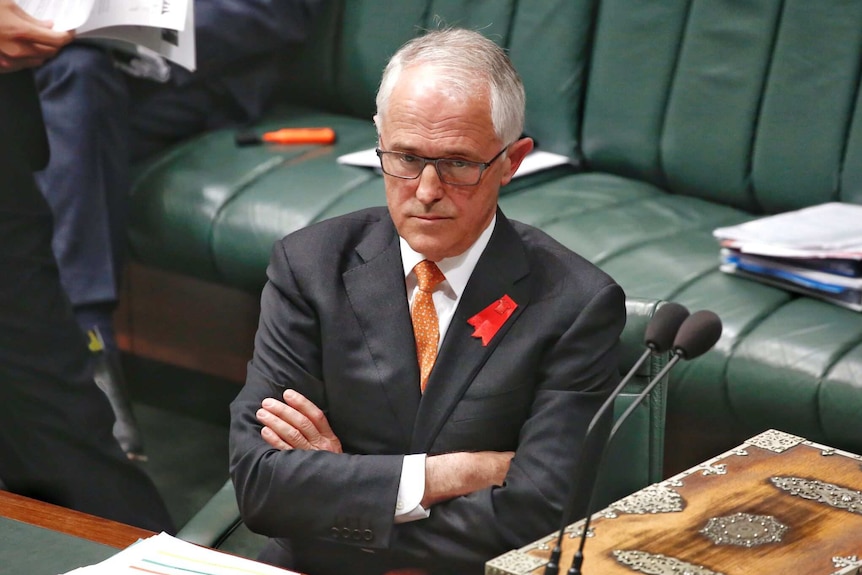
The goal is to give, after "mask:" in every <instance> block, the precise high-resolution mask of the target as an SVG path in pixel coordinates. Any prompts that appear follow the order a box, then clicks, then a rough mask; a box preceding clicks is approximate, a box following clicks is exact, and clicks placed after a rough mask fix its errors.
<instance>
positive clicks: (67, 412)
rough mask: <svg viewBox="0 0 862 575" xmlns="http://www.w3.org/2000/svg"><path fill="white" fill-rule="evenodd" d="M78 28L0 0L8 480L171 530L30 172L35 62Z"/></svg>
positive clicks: (83, 507) (0, 467)
mask: <svg viewBox="0 0 862 575" xmlns="http://www.w3.org/2000/svg"><path fill="white" fill-rule="evenodd" d="M73 37H74V34H73V33H70V32H56V31H54V30H52V29H51V23H50V22H42V21H39V20H35V19H33V18H31V17H29V16H28V15H27V14H25V13H24V12H23V11H21V9H20V8H19V7H18V6H17V5H16V4H15V2H14V1H13V0H0V134H2V137H0V485H2V486H3V488H4V489H7V490H9V491H12V492H15V493H19V494H22V495H27V496H30V497H34V498H36V499H40V500H43V501H48V502H50V503H55V504H57V505H62V506H64V507H69V508H72V509H76V510H79V511H83V512H86V513H91V514H94V515H98V516H101V517H105V518H108V519H113V520H115V521H121V522H124V523H128V524H131V525H136V526H139V527H143V528H145V529H151V530H154V531H167V532H172V531H173V530H174V526H173V522H172V520H171V517H170V515H169V513H168V510H167V508H166V507H165V505H164V502H163V501H162V499H161V496H160V495H159V493H158V491H157V490H156V487H155V485H154V484H153V483H152V481H151V480H150V478H149V477H148V476H147V475H146V473H145V472H144V471H143V470H141V469H140V468H139V467H137V466H136V464H134V463H133V462H131V461H129V460H128V459H127V458H126V456H125V455H124V453H123V451H122V450H121V448H120V445H119V444H118V442H117V440H116V439H115V438H114V437H113V435H112V426H113V421H114V416H113V413H112V410H111V406H110V404H109V402H108V400H107V399H106V397H105V394H104V393H102V391H101V390H100V389H99V388H98V387H97V386H96V384H95V382H94V379H93V366H92V363H93V361H92V360H93V358H92V355H91V354H90V352H89V351H88V349H87V344H86V340H85V337H84V334H83V333H82V332H81V330H80V328H79V327H78V324H77V322H76V320H75V316H74V315H73V313H72V308H71V306H70V304H69V300H68V298H67V296H66V294H65V292H64V291H63V288H62V286H61V285H60V278H59V275H58V271H57V265H56V262H55V260H54V256H53V253H52V251H51V236H52V232H53V220H52V216H51V211H50V209H49V208H48V205H47V203H46V202H45V199H44V198H43V196H42V194H41V193H40V192H39V189H38V188H37V186H36V183H35V181H34V178H33V171H34V170H36V169H39V168H40V167H42V166H44V165H45V163H46V162H47V160H48V155H49V154H48V146H47V141H46V139H45V132H44V128H43V125H42V118H41V113H40V109H39V100H38V97H37V93H36V88H35V85H34V81H33V75H32V73H31V71H30V70H29V68H33V67H35V66H40V65H42V64H43V63H44V62H45V61H46V60H47V59H49V58H51V57H53V56H54V55H55V54H56V53H57V51H58V50H60V49H61V48H62V47H63V46H66V45H68V43H69V42H71V41H72V39H73Z"/></svg>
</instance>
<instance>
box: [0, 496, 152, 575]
mask: <svg viewBox="0 0 862 575" xmlns="http://www.w3.org/2000/svg"><path fill="white" fill-rule="evenodd" d="M152 535H155V533H153V532H152V531H148V530H146V529H140V528H138V527H132V526H131V525H126V524H123V523H118V522H116V521H110V520H108V519H103V518H101V517H95V516H93V515H89V514H87V513H81V512H80V511H73V510H71V509H66V508H64V507H59V506H57V505H52V504H50V503H44V502H42V501H37V500H35V499H30V498H28V497H23V496H21V495H16V494H14V493H10V492H8V491H0V574H5V573H9V574H12V573H27V574H28V575H43V574H44V575H56V574H57V573H65V572H67V571H71V570H72V569H74V568H76V567H81V566H83V565H89V564H92V563H98V562H99V561H102V560H104V559H107V558H108V557H110V556H111V555H113V554H114V553H116V552H117V550H118V549H123V548H125V547H128V546H129V545H131V544H132V543H134V542H136V541H137V540H138V539H142V538H146V537H150V536H152Z"/></svg>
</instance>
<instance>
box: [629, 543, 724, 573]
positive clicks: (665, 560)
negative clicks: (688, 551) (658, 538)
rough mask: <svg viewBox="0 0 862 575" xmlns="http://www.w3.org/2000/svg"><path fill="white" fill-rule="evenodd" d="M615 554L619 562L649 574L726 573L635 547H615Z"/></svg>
mask: <svg viewBox="0 0 862 575" xmlns="http://www.w3.org/2000/svg"><path fill="white" fill-rule="evenodd" d="M613 554H614V558H615V559H616V560H617V561H618V562H619V563H622V564H623V565H625V566H626V567H629V568H630V569H633V570H635V571H640V572H641V573H646V574H647V575H682V574H684V575H724V574H723V573H719V572H718V571H712V570H710V569H707V568H706V567H703V566H701V565H693V564H691V563H687V562H685V561H682V560H681V559H677V558H676V557H668V556H667V555H662V554H652V553H647V552H646V551H637V550H634V549H632V550H628V551H624V550H620V549H615V550H614V552H613Z"/></svg>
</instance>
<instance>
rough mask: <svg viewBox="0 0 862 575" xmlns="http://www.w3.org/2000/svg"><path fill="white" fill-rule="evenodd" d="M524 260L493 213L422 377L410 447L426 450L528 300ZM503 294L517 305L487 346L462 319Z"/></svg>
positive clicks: (514, 240) (519, 244) (514, 234)
mask: <svg viewBox="0 0 862 575" xmlns="http://www.w3.org/2000/svg"><path fill="white" fill-rule="evenodd" d="M528 273H529V264H528V261H527V256H526V253H525V251H524V247H523V244H522V242H521V239H520V237H519V236H518V234H517V232H516V231H515V229H514V228H513V227H512V225H511V224H510V223H509V221H508V220H506V218H505V217H504V216H503V214H502V212H500V211H499V210H498V212H497V224H496V227H495V229H494V233H493V235H492V236H491V240H490V241H489V242H488V246H487V247H486V248H485V251H484V252H483V253H482V256H481V257H480V258H479V261H478V263H477V264H476V268H475V270H474V271H473V274H472V275H471V276H470V281H469V282H468V283H467V287H466V289H465V290H464V293H463V295H462V296H461V300H460V301H459V303H458V308H457V309H456V310H455V315H454V316H453V317H452V322H451V323H450V324H449V329H448V330H447V332H446V337H445V339H444V340H443V345H442V347H441V349H440V354H439V355H438V356H437V361H436V363H435V364H434V369H433V370H432V371H431V376H430V377H429V379H428V384H427V386H426V388H425V394H424V395H423V396H422V400H421V403H420V405H419V412H418V414H417V416H416V424H415V427H414V429H413V441H412V447H413V450H414V451H415V452H417V453H427V452H428V450H429V449H430V447H431V445H432V444H433V443H434V439H435V438H436V437H437V434H438V433H439V432H440V429H441V428H442V427H443V424H444V423H445V422H446V419H447V418H448V417H449V414H450V413H451V412H452V410H453V409H454V408H455V406H456V405H457V403H458V402H459V401H460V400H461V397H462V396H463V395H464V392H465V391H466V390H467V388H468V387H469V386H470V383H471V382H472V381H473V379H474V378H475V377H476V374H477V373H478V372H479V370H480V369H481V368H482V366H483V365H484V364H485V362H486V361H487V359H488V357H489V356H490V355H491V353H493V351H494V349H495V348H496V346H497V344H498V343H499V342H500V341H501V340H502V339H503V337H505V335H506V332H507V331H508V329H509V328H510V327H511V326H512V325H513V324H514V323H515V321H517V319H518V316H519V315H520V314H521V313H522V312H523V310H524V308H525V307H526V306H527V304H528V303H529V298H530V290H529V285H528V284H529V282H528V281H525V280H526V276H527V275H528ZM504 295H508V296H509V297H511V298H512V299H513V300H514V301H515V303H517V304H518V307H517V309H515V311H514V313H513V314H512V316H511V317H509V319H508V320H507V321H506V322H505V323H504V324H503V325H502V327H501V328H500V329H499V331H497V333H496V334H495V335H494V337H493V338H492V339H491V341H489V342H488V345H487V346H483V345H482V340H481V339H479V338H475V337H472V334H473V331H474V328H473V326H471V325H470V324H468V323H467V320H468V319H470V318H471V317H473V316H474V315H476V314H477V313H479V312H480V311H482V310H484V309H485V308H487V307H488V306H489V305H491V304H493V303H494V302H496V301H497V300H499V299H500V298H501V297H503V296H504Z"/></svg>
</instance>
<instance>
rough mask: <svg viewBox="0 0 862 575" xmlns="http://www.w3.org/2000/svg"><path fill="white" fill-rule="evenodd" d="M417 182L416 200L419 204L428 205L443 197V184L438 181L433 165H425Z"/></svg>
mask: <svg viewBox="0 0 862 575" xmlns="http://www.w3.org/2000/svg"><path fill="white" fill-rule="evenodd" d="M418 180H419V181H418V183H417V184H416V198H417V199H418V200H419V201H420V202H422V203H423V204H430V203H432V202H436V201H437V200H439V199H440V198H441V197H443V193H444V192H443V182H441V181H440V174H438V173H437V167H436V166H435V165H434V164H432V163H430V162H429V163H427V164H425V167H424V168H422V172H420V174H419V178H418Z"/></svg>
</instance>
